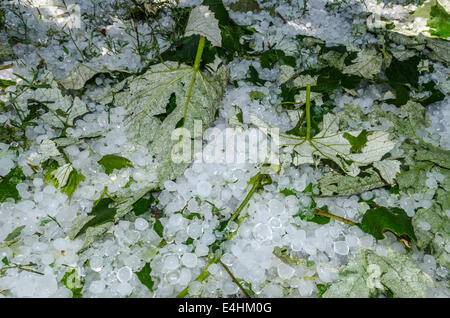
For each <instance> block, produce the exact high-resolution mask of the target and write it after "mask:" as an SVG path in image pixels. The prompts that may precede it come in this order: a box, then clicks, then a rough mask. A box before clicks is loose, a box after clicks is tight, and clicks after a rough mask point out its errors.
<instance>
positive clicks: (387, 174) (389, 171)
mask: <svg viewBox="0 0 450 318" xmlns="http://www.w3.org/2000/svg"><path fill="white" fill-rule="evenodd" d="M400 165H401V163H400V161H398V160H388V159H386V160H381V161H378V162H375V163H374V164H373V166H374V167H375V168H376V169H377V170H378V171H379V172H380V175H381V177H382V178H383V179H384V180H386V181H387V182H388V183H389V184H393V183H394V180H395V176H396V175H397V174H398V173H399V172H400Z"/></svg>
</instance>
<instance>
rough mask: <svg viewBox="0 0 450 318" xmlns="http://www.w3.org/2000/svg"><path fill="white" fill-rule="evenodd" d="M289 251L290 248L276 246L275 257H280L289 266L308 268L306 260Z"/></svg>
mask: <svg viewBox="0 0 450 318" xmlns="http://www.w3.org/2000/svg"><path fill="white" fill-rule="evenodd" d="M288 250H289V248H288V247H287V246H283V247H279V246H275V247H274V249H273V255H275V256H276V257H278V258H279V259H280V260H281V261H282V262H283V263H285V264H287V265H294V266H299V265H303V266H306V259H304V258H300V257H298V256H295V255H294V254H293V253H289V252H288Z"/></svg>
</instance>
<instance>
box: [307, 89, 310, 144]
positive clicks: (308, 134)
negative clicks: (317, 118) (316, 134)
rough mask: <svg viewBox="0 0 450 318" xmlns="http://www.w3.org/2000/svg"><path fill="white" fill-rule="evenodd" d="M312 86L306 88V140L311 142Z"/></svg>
mask: <svg viewBox="0 0 450 318" xmlns="http://www.w3.org/2000/svg"><path fill="white" fill-rule="evenodd" d="M310 97H311V85H308V86H306V140H311V112H310V110H311V100H310Z"/></svg>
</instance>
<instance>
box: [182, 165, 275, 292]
mask: <svg viewBox="0 0 450 318" xmlns="http://www.w3.org/2000/svg"><path fill="white" fill-rule="evenodd" d="M267 179H268V180H267ZM270 182H271V179H270V177H268V176H266V175H264V174H261V173H260V172H258V174H257V175H255V176H254V177H253V178H252V179H251V183H252V188H251V189H250V191H249V192H248V193H247V195H246V196H245V199H244V201H242V203H241V204H240V205H239V207H238V208H237V209H236V211H235V212H234V213H233V215H232V216H231V217H230V219H229V220H228V222H230V221H233V220H235V219H236V218H237V217H239V214H240V213H241V212H242V210H243V209H244V208H245V207H246V205H247V203H248V201H250V199H251V197H252V196H253V194H254V193H255V192H256V191H257V190H258V189H260V188H261V187H264V186H265V185H266V184H269V183H270ZM246 216H247V215H244V216H242V218H240V219H239V221H238V225H239V226H240V225H241V223H242V221H243V220H244V218H245V217H246ZM236 232H237V230H236V231H235V232H233V233H230V235H229V236H228V237H227V241H229V240H230V239H231V238H232V237H233V235H234V233H236ZM219 261H220V255H216V256H215V257H214V258H213V259H211V261H209V263H208V264H207V265H206V267H205V268H204V269H203V271H202V272H201V273H200V275H199V276H198V277H197V278H196V279H195V280H194V281H196V282H202V281H203V280H204V279H205V278H206V277H208V275H209V271H208V268H209V266H210V265H211V264H215V263H217V262H219ZM188 292H189V286H187V287H186V288H185V289H183V290H182V291H181V292H180V293H179V294H178V295H177V296H176V298H184V297H186V295H187V294H188Z"/></svg>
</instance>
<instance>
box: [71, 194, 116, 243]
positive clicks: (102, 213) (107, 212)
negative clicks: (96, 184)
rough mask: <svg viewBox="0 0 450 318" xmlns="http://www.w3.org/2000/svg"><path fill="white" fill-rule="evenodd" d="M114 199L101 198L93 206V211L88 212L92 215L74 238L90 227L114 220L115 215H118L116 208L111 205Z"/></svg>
mask: <svg viewBox="0 0 450 318" xmlns="http://www.w3.org/2000/svg"><path fill="white" fill-rule="evenodd" d="M113 202H114V201H113V200H112V199H111V198H103V199H101V200H100V201H99V202H98V203H97V205H95V206H94V207H93V208H92V211H91V212H90V213H88V216H89V217H90V219H89V221H87V222H86V223H85V224H84V225H83V226H82V227H81V229H80V230H79V231H78V233H76V234H75V235H74V238H77V237H78V236H80V235H81V234H83V233H85V232H86V230H87V229H88V228H90V227H96V226H99V225H102V224H105V223H108V222H112V221H114V216H115V215H116V208H115V207H110V205H111V204H112V203H113Z"/></svg>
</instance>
